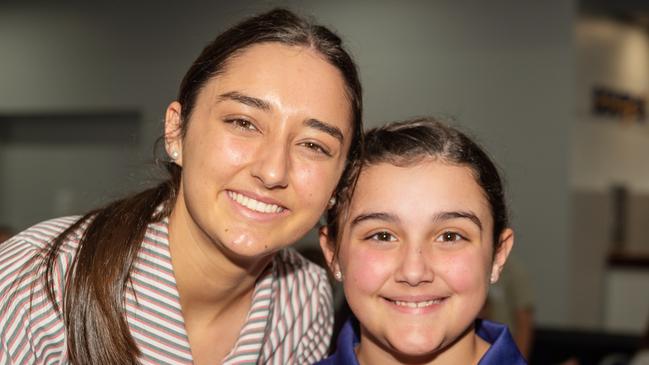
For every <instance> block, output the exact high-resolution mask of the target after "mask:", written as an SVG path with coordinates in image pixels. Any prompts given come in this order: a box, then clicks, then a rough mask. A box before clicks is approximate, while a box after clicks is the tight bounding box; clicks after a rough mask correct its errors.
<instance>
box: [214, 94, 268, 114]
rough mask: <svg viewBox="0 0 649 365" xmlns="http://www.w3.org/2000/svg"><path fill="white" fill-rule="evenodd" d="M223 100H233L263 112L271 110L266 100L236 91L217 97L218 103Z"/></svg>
mask: <svg viewBox="0 0 649 365" xmlns="http://www.w3.org/2000/svg"><path fill="white" fill-rule="evenodd" d="M224 100H234V101H237V102H239V103H241V104H245V105H247V106H250V107H253V108H257V109H261V110H263V111H270V110H271V109H272V107H271V105H270V103H269V102H267V101H266V100H263V99H259V98H255V97H253V96H249V95H245V94H242V93H240V92H238V91H230V92H227V93H225V94H221V95H219V99H218V101H224Z"/></svg>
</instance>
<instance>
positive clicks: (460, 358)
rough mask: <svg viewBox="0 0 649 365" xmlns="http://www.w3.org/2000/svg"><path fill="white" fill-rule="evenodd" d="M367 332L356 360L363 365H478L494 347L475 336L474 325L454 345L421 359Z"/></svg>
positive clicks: (420, 356)
mask: <svg viewBox="0 0 649 365" xmlns="http://www.w3.org/2000/svg"><path fill="white" fill-rule="evenodd" d="M364 331H365V329H364V328H363V327H362V326H361V342H360V343H359V344H358V346H357V348H356V356H357V358H358V361H359V363H360V364H361V365H369V364H390V365H392V364H394V365H403V364H407V365H455V364H477V363H478V362H479V361H480V359H481V358H482V356H484V354H485V352H487V350H488V349H489V346H490V345H489V344H488V343H487V342H486V341H484V340H483V339H482V338H480V336H478V335H477V334H476V333H475V328H474V326H473V324H471V326H470V327H469V328H468V329H467V330H466V331H465V332H464V333H463V334H462V335H461V336H460V337H459V338H457V339H455V340H454V341H452V342H451V343H450V344H446V345H445V344H440V347H439V348H438V349H432V350H431V352H430V353H428V354H424V355H417V356H412V355H409V354H403V353H400V352H399V351H397V350H396V349H394V348H392V347H390V346H389V345H386V344H383V343H381V342H379V341H378V340H377V339H375V338H373V337H372V336H366V335H364V334H363V332H364Z"/></svg>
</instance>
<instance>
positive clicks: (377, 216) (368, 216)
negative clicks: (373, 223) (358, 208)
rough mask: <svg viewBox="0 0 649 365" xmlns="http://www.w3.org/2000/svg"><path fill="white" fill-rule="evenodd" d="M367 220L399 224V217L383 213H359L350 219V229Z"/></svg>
mask: <svg viewBox="0 0 649 365" xmlns="http://www.w3.org/2000/svg"><path fill="white" fill-rule="evenodd" d="M369 220H379V221H384V222H392V223H396V222H399V217H397V216H396V215H394V214H390V213H385V212H374V213H361V214H359V215H357V216H356V217H354V219H352V222H351V224H350V227H354V226H355V225H357V224H359V223H362V222H364V221H369Z"/></svg>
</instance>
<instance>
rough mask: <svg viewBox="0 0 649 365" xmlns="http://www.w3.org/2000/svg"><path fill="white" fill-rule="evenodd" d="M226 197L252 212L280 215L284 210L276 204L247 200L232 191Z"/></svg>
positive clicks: (247, 198) (245, 197)
mask: <svg viewBox="0 0 649 365" xmlns="http://www.w3.org/2000/svg"><path fill="white" fill-rule="evenodd" d="M228 196H229V197H230V198H232V200H234V201H236V202H237V203H239V204H241V205H243V206H244V207H246V208H248V209H250V210H254V211H255V212H260V213H280V212H282V211H283V210H284V208H282V207H280V206H279V205H277V204H266V203H264V202H260V201H259V200H255V199H252V198H249V197H247V196H244V195H242V194H239V193H235V192H233V191H228Z"/></svg>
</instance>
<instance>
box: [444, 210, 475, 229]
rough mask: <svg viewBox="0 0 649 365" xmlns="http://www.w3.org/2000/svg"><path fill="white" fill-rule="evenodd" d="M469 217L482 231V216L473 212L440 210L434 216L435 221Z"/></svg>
mask: <svg viewBox="0 0 649 365" xmlns="http://www.w3.org/2000/svg"><path fill="white" fill-rule="evenodd" d="M458 218H462V219H468V220H470V221H471V222H473V223H474V224H475V225H476V226H478V228H480V230H481V231H482V222H481V221H480V218H478V216H477V215H476V214H475V213H473V212H463V211H450V212H439V213H437V214H435V215H434V216H433V221H434V222H439V221H445V220H450V219H458Z"/></svg>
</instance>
